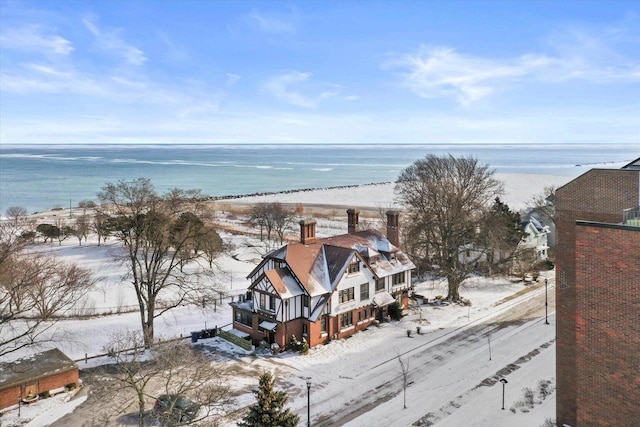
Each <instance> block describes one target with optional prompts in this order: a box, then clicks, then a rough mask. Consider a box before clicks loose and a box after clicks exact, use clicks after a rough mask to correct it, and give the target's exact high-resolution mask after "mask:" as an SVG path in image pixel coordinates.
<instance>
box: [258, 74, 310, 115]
mask: <svg viewBox="0 0 640 427" xmlns="http://www.w3.org/2000/svg"><path fill="white" fill-rule="evenodd" d="M310 77H311V74H310V73H301V72H299V71H292V72H290V73H286V74H281V75H278V76H274V77H272V78H270V79H269V80H268V81H267V82H266V83H265V88H266V89H267V90H268V91H269V92H270V93H271V94H272V95H273V96H275V97H276V98H279V99H282V100H284V101H286V102H288V103H289V104H292V105H297V106H298V107H305V108H315V107H316V106H317V100H315V99H313V98H310V97H307V96H304V95H302V94H301V93H300V92H299V91H298V90H296V89H293V88H292V86H300V83H304V82H306V81H307V80H308V79H309V78H310Z"/></svg>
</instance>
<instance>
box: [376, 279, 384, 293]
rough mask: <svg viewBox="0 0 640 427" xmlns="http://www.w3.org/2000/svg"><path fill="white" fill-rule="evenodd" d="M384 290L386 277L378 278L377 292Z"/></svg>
mask: <svg viewBox="0 0 640 427" xmlns="http://www.w3.org/2000/svg"><path fill="white" fill-rule="evenodd" d="M380 291H384V277H381V278H380V279H376V292H380Z"/></svg>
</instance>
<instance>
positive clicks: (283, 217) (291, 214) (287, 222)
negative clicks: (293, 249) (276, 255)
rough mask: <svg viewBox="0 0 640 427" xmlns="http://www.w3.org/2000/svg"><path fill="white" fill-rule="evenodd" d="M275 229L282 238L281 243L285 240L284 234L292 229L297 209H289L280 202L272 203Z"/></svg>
mask: <svg viewBox="0 0 640 427" xmlns="http://www.w3.org/2000/svg"><path fill="white" fill-rule="evenodd" d="M269 211H270V214H271V218H272V222H273V229H274V231H275V232H276V234H277V235H278V238H279V239H280V244H282V243H283V242H284V234H285V233H286V232H287V231H288V230H290V229H291V224H293V220H294V219H295V211H294V210H293V209H289V208H287V207H286V206H284V205H282V204H281V203H279V202H275V203H272V204H271V205H270V206H269Z"/></svg>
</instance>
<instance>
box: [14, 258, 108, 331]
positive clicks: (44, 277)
mask: <svg viewBox="0 0 640 427" xmlns="http://www.w3.org/2000/svg"><path fill="white" fill-rule="evenodd" d="M23 263H24V265H25V266H28V268H30V269H31V271H33V273H32V274H30V285H29V286H28V287H26V289H23V290H22V291H23V292H25V293H26V294H27V295H28V298H29V299H30V300H31V301H32V302H33V308H34V310H35V311H36V312H37V314H38V317H39V318H40V319H41V320H43V321H44V320H50V319H51V318H53V317H54V316H56V315H57V314H59V313H64V312H66V311H67V310H69V309H70V308H72V307H73V305H74V304H75V303H76V302H77V301H78V300H80V299H81V298H82V297H83V296H84V295H86V293H87V292H88V291H89V290H90V289H91V288H92V287H93V285H94V284H95V283H96V281H97V280H96V279H95V278H94V277H93V276H92V274H91V273H90V272H89V270H84V269H82V268H80V267H78V266H77V265H75V264H69V265H65V264H63V263H62V262H60V261H59V260H57V259H56V258H55V257H52V256H46V257H43V256H32V255H29V256H26V257H25V259H23Z"/></svg>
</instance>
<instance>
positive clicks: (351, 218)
mask: <svg viewBox="0 0 640 427" xmlns="http://www.w3.org/2000/svg"><path fill="white" fill-rule="evenodd" d="M358 215H360V211H359V210H358V209H347V231H348V233H349V234H353V233H357V232H358V231H360V225H359V224H358Z"/></svg>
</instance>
